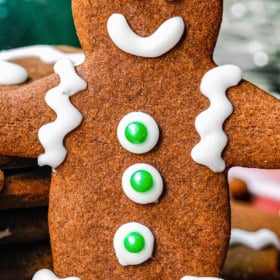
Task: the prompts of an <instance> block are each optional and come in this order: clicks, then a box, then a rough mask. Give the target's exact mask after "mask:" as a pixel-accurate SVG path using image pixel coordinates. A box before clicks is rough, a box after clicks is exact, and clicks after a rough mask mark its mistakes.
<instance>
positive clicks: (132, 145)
mask: <svg viewBox="0 0 280 280" xmlns="http://www.w3.org/2000/svg"><path fill="white" fill-rule="evenodd" d="M73 12H74V18H75V22H76V28H77V31H78V34H79V36H80V40H81V44H82V47H83V50H84V51H85V54H86V60H85V62H84V63H83V65H81V66H79V67H78V68H77V72H78V74H79V76H80V78H78V77H76V76H75V75H74V73H73V71H72V70H71V71H70V70H69V71H70V72H69V71H68V70H67V71H68V72H67V73H71V77H73V80H75V82H74V84H73V87H74V89H73V88H72V87H71V89H69V83H71V81H72V79H70V80H71V81H69V82H67V83H65V82H64V79H65V77H66V75H65V74H64V72H63V70H61V68H63V67H64V66H62V64H63V63H64V64H67V62H63V63H62V64H61V62H59V64H58V65H57V73H58V74H59V76H60V79H61V82H60V85H59V86H57V85H58V83H59V81H58V77H57V76H54V75H53V76H49V77H47V78H45V79H43V80H42V81H37V82H36V83H34V84H33V86H32V87H30V86H29V87H28V86H27V87H25V88H23V89H21V90H18V91H17V92H15V93H14V94H15V95H17V96H18V97H19V100H20V101H21V102H20V101H19V100H16V101H15V100H11V97H6V95H5V93H0V101H1V102H2V107H5V108H6V109H4V112H3V114H5V116H3V115H1V124H2V123H3V126H2V127H1V128H0V129H1V135H2V131H6V130H7V131H9V132H5V133H4V134H3V137H4V136H5V140H4V139H1V141H2V143H1V144H6V145H5V147H4V148H3V145H2V149H1V150H0V152H1V153H4V154H15V153H16V154H17V155H24V156H33V157H37V156H38V155H40V156H39V163H40V164H49V165H51V166H52V167H53V168H55V169H56V172H54V173H53V176H52V182H51V190H50V208H49V225H50V235H51V244H52V252H53V258H54V269H55V272H56V273H57V275H58V276H59V277H68V276H76V277H80V278H81V279H83V280H92V279H129V278H130V277H134V278H135V279H139V280H140V279H149V280H153V279H154V280H158V279H163V280H164V279H166V280H167V279H182V278H183V277H184V278H183V279H193V278H188V276H189V275H190V276H197V277H204V276H205V277H208V276H209V277H211V276H213V277H219V275H220V273H221V269H222V265H223V261H224V258H225V254H226V250H227V245H228V241H229V234H230V221H229V220H230V218H229V201H228V190H227V187H226V180H225V174H224V173H223V172H222V171H223V169H224V168H225V164H232V163H235V165H237V164H238V163H239V164H240V165H242V164H243V163H244V164H248V165H251V166H258V165H260V167H262V166H263V165H267V166H270V167H274V168H275V166H276V165H278V164H279V160H277V158H278V159H279V144H280V143H279V124H278V123H279V122H276V120H277V111H278V112H279V109H280V105H279V102H278V101H277V100H276V99H274V98H272V97H270V96H268V95H267V94H266V93H264V92H262V91H261V90H260V89H258V88H256V87H254V86H252V85H250V84H249V83H245V82H242V84H241V85H240V87H233V86H235V85H237V84H238V82H239V80H240V71H239V70H238V68H237V67H234V66H232V65H228V66H225V67H221V68H215V65H214V63H213V62H212V52H213V48H214V45H215V42H216V38H217V34H218V30H219V22H220V19H221V13H222V3H221V1H218V0H211V1H207V2H206V1H197V0H190V1H163V0H152V1H147V0H144V1H128V0H127V1H113V2H111V3H104V1H101V0H90V1H79V0H75V1H73ZM127 22H128V23H129V25H128V24H127ZM166 32H170V34H168V35H169V36H166ZM166 37H167V38H169V39H168V40H167V39H166ZM213 68H214V70H213V71H211V72H209V75H207V76H206V77H205V76H204V74H205V73H206V72H208V71H209V70H211V69H213ZM61 71H62V73H61ZM203 76H204V78H205V79H203V80H204V81H206V82H203V84H205V86H204V89H203V92H204V93H205V95H206V96H207V95H208V94H207V93H208V92H209V91H210V93H213V92H214V97H213V96H212V95H213V94H212V95H211V94H210V95H211V96H210V98H209V99H210V103H211V104H212V105H213V106H214V107H212V108H213V109H214V110H210V112H209V111H208V113H207V114H206V118H205V117H202V121H198V123H200V124H198V125H196V126H197V131H196V129H195V122H196V121H195V120H196V118H197V116H198V115H199V114H200V113H201V112H203V111H205V110H207V108H208V107H209V100H208V99H207V98H206V97H205V96H203V95H202V94H201V92H200V89H199V87H200V84H201V80H202V78H203ZM85 81H86V83H87V88H86V89H85V90H83V88H85V83H84V82H85ZM208 84H209V85H208ZM215 85H216V86H215ZM52 87H53V88H54V89H55V90H54V91H53V92H51V93H53V94H48V95H49V96H50V99H52V98H51V97H52V96H53V95H55V94H56V93H57V92H58V93H59V92H60V91H61V92H64V90H63V88H64V87H66V88H67V90H66V91H68V93H67V94H65V92H64V94H62V95H63V96H62V97H61V95H59V98H60V97H61V98H62V99H59V100H62V101H63V108H64V109H65V110H67V113H68V112H71V113H70V114H64V115H63V116H62V117H61V114H60V113H59V112H58V111H59V110H58V111H57V110H56V109H55V106H53V104H52V105H50V107H51V108H53V110H55V111H56V112H57V115H58V118H57V120H56V123H51V121H52V120H54V119H55V116H54V114H53V112H52V110H51V109H47V106H46V105H45V104H44V103H43V101H42V100H41V98H42V99H43V95H44V92H46V91H48V90H49V89H50V88H52ZM229 87H232V88H230V90H229V97H230V100H231V101H232V103H233V105H234V107H235V103H234V102H236V104H237V106H238V110H237V111H238V114H236V113H235V111H234V113H233V114H232V115H231V116H230V118H229V121H228V122H227V123H226V125H225V132H226V133H227V135H228V138H229V140H230V141H229V145H228V149H227V150H226V152H225V156H224V159H225V162H224V161H223V160H222V159H221V158H220V157H218V156H217V155H213V153H214V154H215V153H217V151H218V152H219V151H220V152H221V151H222V150H223V148H224V147H225V145H226V141H225V140H226V138H227V137H226V136H225V134H224V133H223V132H222V126H223V124H222V122H221V119H225V118H226V117H228V116H229V115H230V114H231V111H232V108H231V106H230V104H229V103H230V102H228V101H227V100H225V98H224V93H225V90H226V89H227V88H229ZM38 92H39V93H38ZM74 92H78V93H77V94H75V95H73V94H74ZM216 92H218V93H217V94H218V95H217V96H218V97H219V98H218V99H220V98H221V99H222V100H223V101H222V102H216V101H217V98H215V93H216ZM35 93H36V96H35ZM49 93H50V91H49ZM67 95H68V96H67ZM72 95H73V96H72ZM245 95H249V97H246V99H247V100H249V101H250V105H252V106H251V107H250V110H248V107H247V103H246V102H242V101H243V99H244V98H245ZM65 96H66V97H65ZM70 96H71V101H72V102H73V104H74V106H75V107H74V108H73V107H71V106H70V104H69V97H70ZM238 96H241V99H239V97H238ZM259 98H263V99H264V105H265V106H263V105H262V104H260V102H258V99H259ZM54 99H55V98H54ZM213 99H214V101H213ZM25 100H29V101H31V102H33V105H34V106H33V110H31V111H29V110H28V106H27V105H26V106H24V108H23V110H22V111H20V112H19V114H20V117H17V118H16V117H15V116H14V115H13V114H11V112H10V110H9V109H8V108H9V105H11V106H19V105H20V104H25V103H24V102H23V101H25ZM240 100H241V101H240ZM4 101H5V103H4ZM51 101H53V99H52V100H51ZM19 102H20V103H19ZM47 102H48V104H50V103H52V102H49V97H47ZM64 105H65V106H64ZM224 106H225V107H226V108H227V109H226V110H225V112H224V110H220V109H221V108H223V107H224ZM266 106H267V107H266ZM70 107H71V109H70V111H68V109H69V108H70ZM210 107H211V106H210ZM38 111H39V113H40V114H41V115H42V117H41V118H40V119H37V118H35V117H34V116H35V114H36V115H37V114H38ZM217 111H218V116H216V115H217V114H216V112H217ZM220 111H222V112H220ZM213 114H214V115H213ZM7 116H8V117H7ZM65 116H67V117H65ZM68 116H71V118H72V116H74V120H73V121H72V120H70V124H69V122H68V120H69V118H68ZM260 116H262V117H263V120H261V123H260V124H261V125H262V126H261V127H259V125H258V124H259V122H260V121H259V119H260ZM8 119H9V121H6V123H5V120H8ZM62 119H66V120H67V122H66V123H67V129H66V128H65V127H64V125H62V127H61V120H62ZM211 121H213V122H211ZM46 123H47V124H48V125H47V126H43V124H46ZM62 123H63V121H62ZM208 123H209V127H210V131H214V136H215V137H214V138H211V137H210V140H209V141H208V142H207V141H206V144H205V143H203V141H202V143H199V145H198V146H196V144H197V143H198V142H199V134H200V135H201V137H202V140H203V139H205V138H206V139H207V135H206V136H204V134H203V129H204V127H207V126H208ZM212 123H214V124H213V125H212ZM11 124H12V125H11ZM237 124H238V125H237ZM253 124H254V125H253ZM264 124H265V125H264ZM78 125H80V126H79V127H78V128H77V129H76V130H75V131H73V132H72V133H70V134H69V135H68V136H67V137H66V139H65V142H64V144H65V147H67V151H66V150H65V148H64V147H63V145H62V139H63V136H64V134H66V131H70V130H72V129H74V128H75V127H77V126H78ZM19 126H20V127H21V133H20V134H19V133H16V127H19ZM267 126H269V129H268V131H266V127H267ZM40 127H42V128H41V129H40V133H39V137H40V141H41V142H42V143H43V145H44V147H45V149H46V151H45V153H44V154H43V149H42V147H41V145H40V143H39V141H38V139H37V131H38V130H39V128H40ZM201 127H202V128H201ZM239 127H240V128H248V129H246V131H243V130H242V129H239ZM254 129H255V130H254ZM62 130H63V133H62V132H61V131H62ZM53 131H55V135H58V136H57V139H56V140H55V141H54V142H55V143H58V145H55V146H59V148H58V149H56V147H55V149H52V143H50V142H52V141H53V137H52V136H50V135H51V134H52V133H51V132H53ZM201 131H202V132H201ZM255 132H260V137H261V139H262V141H266V140H267V141H270V143H271V146H270V147H266V144H265V143H264V142H261V141H258V140H259V139H260V138H259V137H258V135H256V136H255V139H254V137H252V136H254V133H255ZM11 133H15V134H14V135H13V136H11ZM198 133H199V134H198ZM206 134H207V133H206ZM236 134H237V136H236ZM211 135H213V134H211ZM211 135H210V136H211ZM243 135H244V136H245V137H244V138H242V136H243ZM27 136H28V137H27ZM271 136H272V137H271ZM1 138H2V136H1ZM23 139H25V140H24V141H23ZM216 139H217V141H218V142H217V143H216V142H215V140H216ZM221 139H222V140H221ZM232 140H233V143H231V141H232ZM13 141H14V142H16V143H17V147H16V148H14V147H13V148H11V147H9V146H8V145H7V143H9V142H13ZM213 141H214V142H213ZM28 143H31V144H28ZM208 143H209V146H208ZM213 143H214V146H213ZM215 144H217V145H215ZM247 145H248V146H249V147H250V148H247ZM250 145H252V146H253V147H251V146H250ZM0 146H1V145H0ZM194 147H196V148H195V149H194ZM205 147H206V148H207V147H209V149H208V150H207V149H205ZM215 147H216V148H215ZM242 147H243V148H242ZM244 149H245V152H246V150H248V151H250V152H252V153H251V154H250V157H249V159H248V157H245V156H244V154H243V150H244ZM271 149H272V150H271ZM273 149H274V151H273ZM50 151H54V152H55V156H54V157H53V156H52V155H53V154H52V152H50ZM231 151H233V152H235V154H234V156H235V157H232V156H231ZM259 151H262V154H261V155H259ZM272 151H273V156H271V155H272ZM57 155H59V156H57ZM191 155H192V156H193V158H194V159H195V160H193V159H192V157H191ZM209 155H210V157H212V155H213V157H214V156H216V158H215V160H210V161H208V160H207V157H209ZM205 158H206V159H205ZM263 158H267V159H266V161H262V159H263ZM64 159H65V161H64V162H63V160H64ZM62 162H63V163H62ZM198 162H199V163H205V164H206V165H207V167H206V166H204V165H201V164H198ZM240 162H241V163H240ZM61 163H62V164H61ZM60 164H61V165H60ZM209 167H210V168H209ZM151 194H152V195H151ZM209 279H210V278H209Z"/></svg>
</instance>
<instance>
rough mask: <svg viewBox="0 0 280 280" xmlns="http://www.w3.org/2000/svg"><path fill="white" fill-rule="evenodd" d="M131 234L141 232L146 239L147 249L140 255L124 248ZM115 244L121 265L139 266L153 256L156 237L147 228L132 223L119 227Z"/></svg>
mask: <svg viewBox="0 0 280 280" xmlns="http://www.w3.org/2000/svg"><path fill="white" fill-rule="evenodd" d="M130 232H139V233H140V234H141V235H142V236H143V237H144V238H145V247H144V249H143V250H142V251H141V252H139V253H130V252H128V251H127V250H126V248H125V247H124V239H125V237H126V236H127V234H129V233H130ZM113 244H114V248H115V254H116V256H117V259H118V261H119V263H120V264H121V265H123V266H126V265H137V264H141V263H143V262H145V261H146V260H148V259H149V258H150V257H151V256H152V254H153V250H154V235H153V234H152V232H151V231H150V230H149V229H148V228H147V227H146V226H144V225H142V224H139V223H136V222H131V223H127V224H123V225H122V226H120V227H119V229H118V230H117V231H116V233H115V236H114V241H113Z"/></svg>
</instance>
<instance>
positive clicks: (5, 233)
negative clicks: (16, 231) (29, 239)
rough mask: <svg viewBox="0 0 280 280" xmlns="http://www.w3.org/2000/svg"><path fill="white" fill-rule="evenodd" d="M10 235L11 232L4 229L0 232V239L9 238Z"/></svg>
mask: <svg viewBox="0 0 280 280" xmlns="http://www.w3.org/2000/svg"><path fill="white" fill-rule="evenodd" d="M11 235H12V232H11V231H10V229H9V228H6V229H4V230H1V231H0V239H3V238H6V237H9V236H11Z"/></svg>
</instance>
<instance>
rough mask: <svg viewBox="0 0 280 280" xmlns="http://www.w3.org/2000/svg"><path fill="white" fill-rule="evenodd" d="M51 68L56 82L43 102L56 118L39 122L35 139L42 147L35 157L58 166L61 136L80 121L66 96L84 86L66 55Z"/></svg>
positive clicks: (63, 154) (63, 152)
mask: <svg viewBox="0 0 280 280" xmlns="http://www.w3.org/2000/svg"><path fill="white" fill-rule="evenodd" d="M54 70H55V72H56V73H57V74H58V75H59V77H60V84H59V85H58V86H57V87H55V88H53V89H51V90H49V91H48V92H47V94H46V102H47V104H48V106H49V107H50V108H52V109H53V110H54V111H55V113H56V115H57V118H56V120H55V121H53V122H51V123H48V124H46V125H44V126H42V127H41V128H40V130H39V133H38V136H39V140H40V142H41V144H42V146H43V147H44V149H45V153H44V154H42V155H40V156H39V157H38V164H39V165H40V166H43V165H49V166H51V167H52V168H56V167H58V166H59V165H60V164H61V163H62V162H63V161H64V159H65V157H66V154H67V151H66V149H65V147H64V145H63V139H64V137H65V136H66V135H67V134H68V133H69V132H70V131H72V130H73V129H75V128H76V127H78V126H79V125H80V123H81V121H82V115H81V113H80V112H79V111H78V110H77V109H76V108H75V107H74V106H73V105H72V103H71V101H70V98H69V97H70V96H72V95H74V94H76V93H77V92H79V91H81V90H83V89H85V88H86V86H87V84H86V82H85V81H84V80H83V79H82V78H80V77H79V76H78V75H77V73H76V72H75V68H74V66H73V64H72V62H71V61H70V60H69V59H67V58H64V59H62V60H59V61H58V62H57V63H56V64H55V66H54Z"/></svg>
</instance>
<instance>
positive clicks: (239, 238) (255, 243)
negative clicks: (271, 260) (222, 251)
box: [230, 229, 280, 250]
mask: <svg viewBox="0 0 280 280" xmlns="http://www.w3.org/2000/svg"><path fill="white" fill-rule="evenodd" d="M236 244H241V245H245V246H247V247H250V248H252V249H255V250H259V249H262V248H265V247H267V246H271V245H273V246H274V247H275V248H276V249H278V250H280V240H279V238H278V237H277V235H276V234H275V233H274V232H272V231H271V230H269V229H260V230H258V231H256V232H249V231H246V230H242V229H232V230H231V237H230V245H231V246H233V245H236Z"/></svg>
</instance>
